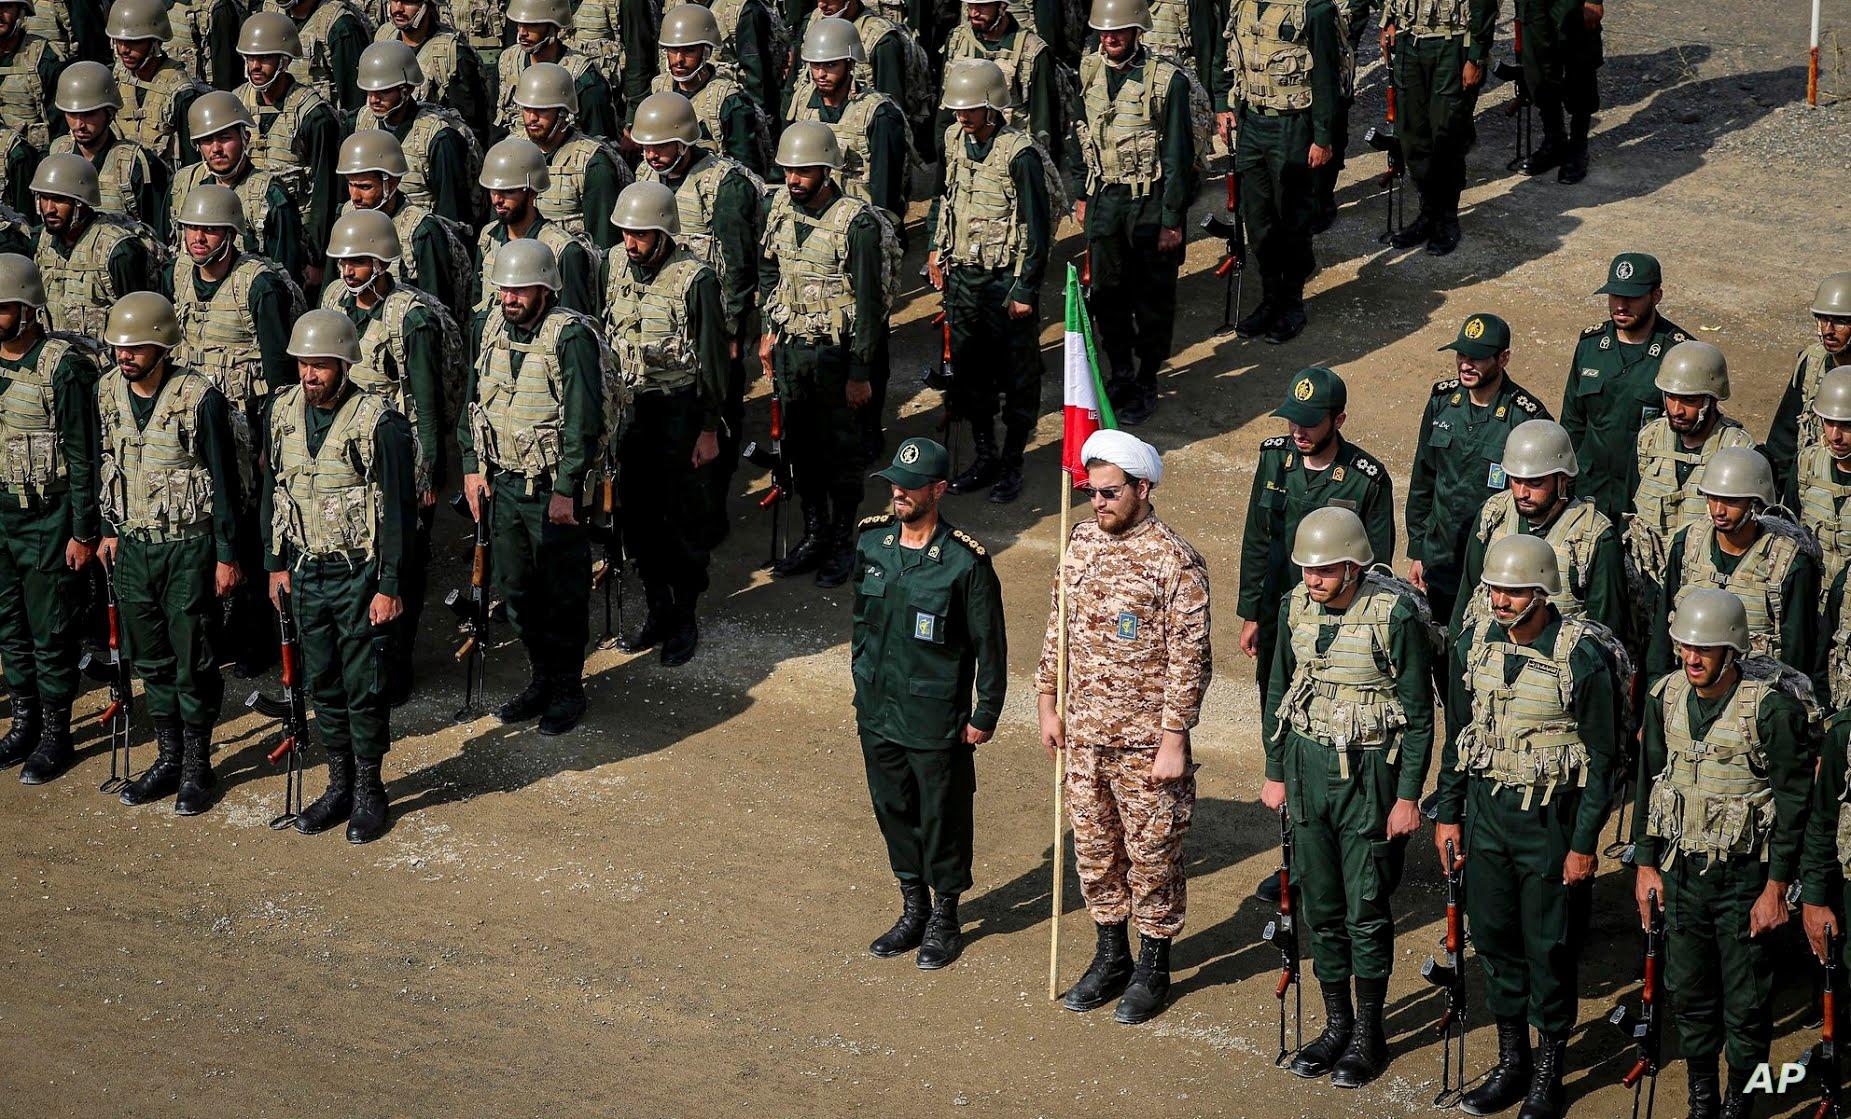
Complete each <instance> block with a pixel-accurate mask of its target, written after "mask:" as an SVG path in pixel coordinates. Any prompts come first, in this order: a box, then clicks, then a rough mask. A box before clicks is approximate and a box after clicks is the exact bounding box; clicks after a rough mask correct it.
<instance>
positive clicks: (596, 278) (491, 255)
mask: <svg viewBox="0 0 1851 1119" xmlns="http://www.w3.org/2000/svg"><path fill="white" fill-rule="evenodd" d="M536 200H537V198H536ZM516 236H517V235H516V234H515V233H514V231H513V230H512V229H510V228H509V227H508V226H507V225H505V224H503V223H502V222H500V221H492V222H489V223H488V224H487V225H485V226H483V227H482V233H481V235H480V236H478V237H477V238H476V261H477V265H476V271H477V275H478V276H479V277H480V278H481V283H482V286H481V288H480V289H479V290H478V291H477V292H476V305H475V313H476V314H477V315H481V314H482V313H483V312H484V311H487V312H488V313H489V314H490V315H498V314H500V313H501V312H500V311H499V310H498V309H497V307H496V305H495V304H496V296H495V285H494V284H493V283H491V282H489V276H490V275H492V274H493V273H494V270H495V254H496V253H497V252H499V251H500V249H501V247H502V246H503V245H505V244H507V243H508V242H509V241H510V240H513V239H515V237H516ZM518 236H520V237H531V238H533V239H534V240H536V241H539V242H540V243H541V244H543V245H545V246H546V247H547V248H549V249H551V250H553V256H554V257H556V258H557V259H558V261H559V272H560V275H561V276H563V277H564V279H565V284H566V286H565V288H564V290H562V291H561V292H560V293H559V302H560V304H561V305H562V306H564V307H567V308H569V309H571V310H574V311H577V312H579V313H580V314H585V315H597V314H599V313H600V312H601V310H602V306H603V302H604V300H603V292H602V290H601V289H600V287H599V283H600V275H601V273H602V271H603V257H602V254H601V253H599V252H598V249H597V246H595V245H593V244H592V243H591V239H590V238H588V237H586V236H584V235H583V234H577V235H575V234H573V233H572V232H571V231H570V230H568V229H567V228H566V227H565V226H564V225H561V224H559V223H558V222H554V221H551V220H548V219H547V218H546V217H545V216H544V215H542V214H540V213H539V212H538V211H537V210H536V211H534V212H533V223H532V224H531V225H529V226H528V227H527V228H526V229H525V230H524V231H523V232H521V233H520V234H519V235H518Z"/></svg>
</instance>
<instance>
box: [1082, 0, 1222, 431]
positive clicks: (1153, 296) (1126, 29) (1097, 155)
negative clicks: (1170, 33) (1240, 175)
mask: <svg viewBox="0 0 1851 1119" xmlns="http://www.w3.org/2000/svg"><path fill="white" fill-rule="evenodd" d="M1150 25H1151V23H1150V10H1149V8H1147V7H1146V6H1145V3H1144V0H1093V9H1092V16H1091V18H1090V20H1089V21H1088V26H1089V27H1091V28H1093V30H1095V31H1097V32H1098V33H1099V50H1097V51H1094V52H1092V53H1089V54H1088V55H1087V56H1086V57H1085V58H1084V59H1082V60H1081V62H1080V97H1081V99H1082V100H1083V102H1084V104H1085V109H1086V115H1085V119H1084V120H1082V121H1075V122H1074V126H1075V137H1074V140H1075V142H1074V146H1073V149H1072V150H1071V151H1070V152H1069V153H1068V157H1067V162H1068V166H1069V169H1070V170H1069V178H1068V182H1069V187H1070V189H1069V191H1068V193H1069V194H1070V195H1072V197H1074V198H1075V199H1077V200H1078V201H1077V202H1076V203H1075V206H1074V217H1075V218H1076V219H1078V221H1079V223H1080V227H1081V229H1082V230H1083V231H1084V232H1085V234H1086V253H1087V260H1088V261H1089V262H1090V263H1091V265H1092V273H1093V288H1092V299H1091V306H1092V308H1093V316H1094V318H1093V321H1094V323H1095V325H1096V326H1097V327H1098V328H1099V344H1100V346H1101V347H1102V348H1103V349H1104V350H1105V357H1106V361H1107V363H1108V364H1109V365H1110V366H1111V382H1110V383H1109V384H1107V385H1106V391H1107V392H1108V393H1109V394H1110V396H1111V400H1112V405H1113V407H1114V408H1116V409H1117V411H1118V418H1119V421H1120V422H1122V423H1126V424H1132V425H1136V424H1141V423H1143V422H1144V421H1145V420H1147V419H1149V418H1150V416H1151V413H1152V412H1153V411H1154V410H1155V409H1156V407H1157V370H1158V368H1159V367H1160V366H1162V365H1163V363H1164V361H1165V359H1167V358H1168V357H1169V356H1170V335H1171V332H1172V330H1173V329H1174V328H1175V325H1176V273H1177V269H1178V268H1180V267H1181V266H1182V260H1183V222H1184V221H1185V220H1187V218H1188V216H1189V199H1190V198H1191V197H1192V196H1193V195H1194V193H1195V164H1196V159H1197V157H1198V153H1197V152H1196V150H1195V133H1194V129H1193V126H1192V124H1191V121H1190V109H1189V98H1190V86H1189V79H1188V77H1187V76H1186V75H1185V74H1184V72H1183V71H1182V70H1181V69H1179V68H1178V67H1177V66H1176V64H1175V63H1173V62H1170V61H1169V60H1167V59H1165V58H1161V57H1158V56H1156V55H1153V54H1151V53H1150V51H1149V50H1147V49H1146V48H1145V47H1144V45H1143V44H1142V42H1140V37H1141V36H1142V35H1143V33H1144V32H1145V31H1148V30H1149V29H1150ZM1075 153H1077V155H1076V154H1075Z"/></svg>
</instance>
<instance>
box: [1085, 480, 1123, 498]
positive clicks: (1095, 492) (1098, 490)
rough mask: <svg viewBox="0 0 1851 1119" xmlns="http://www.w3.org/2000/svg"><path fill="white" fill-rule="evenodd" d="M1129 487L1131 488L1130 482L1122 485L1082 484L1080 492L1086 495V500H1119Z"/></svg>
mask: <svg viewBox="0 0 1851 1119" xmlns="http://www.w3.org/2000/svg"><path fill="white" fill-rule="evenodd" d="M1129 489H1131V486H1130V485H1129V484H1127V485H1122V486H1081V487H1080V492H1081V493H1083V494H1085V495H1086V500H1088V501H1117V500H1118V499H1119V498H1120V497H1122V496H1123V495H1124V494H1125V492H1126V491H1127V490H1129Z"/></svg>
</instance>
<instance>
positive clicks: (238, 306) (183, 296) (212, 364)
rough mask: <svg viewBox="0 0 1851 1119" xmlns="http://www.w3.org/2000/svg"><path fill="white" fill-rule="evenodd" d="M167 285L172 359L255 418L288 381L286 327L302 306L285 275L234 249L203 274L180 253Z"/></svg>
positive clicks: (291, 366) (291, 367) (291, 374)
mask: <svg viewBox="0 0 1851 1119" xmlns="http://www.w3.org/2000/svg"><path fill="white" fill-rule="evenodd" d="M170 283H171V286H172V288H173V295H174V310H175V313H177V314H178V315H179V316H180V329H181V333H182V335H183V336H184V339H185V340H184V341H183V342H182V343H181V347H180V349H179V350H178V351H176V357H177V358H178V360H180V361H182V362H184V363H185V364H186V365H187V366H189V367H191V368H192V369H194V370H196V371H198V372H200V373H204V374H205V375H206V376H208V377H210V378H211V379H212V383H213V384H214V385H216V386H218V387H219V389H220V390H221V391H222V392H224V393H225V396H226V399H227V400H228V401H229V402H230V403H231V404H232V405H233V406H234V407H236V408H239V409H242V410H244V411H246V412H247V413H248V414H249V416H250V417H251V419H252V420H253V421H255V419H256V417H257V414H258V412H259V411H260V410H261V406H262V403H263V401H264V399H265V398H267V397H268V396H269V395H270V393H272V392H275V391H276V390H278V389H282V388H287V387H289V386H290V385H292V384H294V383H296V377H295V368H296V363H295V361H294V360H293V359H291V358H290V356H289V352H288V350H289V328H290V326H291V325H293V324H294V323H295V321H296V316H297V315H298V314H300V313H301V310H302V308H301V307H300V305H299V304H298V297H297V293H296V292H295V290H293V285H292V284H291V282H290V279H289V277H288V276H287V275H285V274H284V273H283V270H282V269H281V268H280V267H278V266H277V265H276V264H275V263H274V262H272V261H270V260H269V259H267V258H265V257H260V256H253V255H249V254H246V253H236V254H234V258H233V262H232V265H231V267H230V269H229V270H228V271H227V272H226V273H225V275H224V276H222V277H220V278H219V279H217V280H208V279H207V278H206V276H205V274H204V273H203V272H202V271H200V268H199V266H198V265H196V264H194V263H193V259H192V258H191V257H189V256H185V255H181V256H177V257H175V258H174V262H173V267H172V270H171V273H170ZM249 430H251V431H255V430H257V428H256V427H255V426H253V427H251V428H250V429H249ZM252 496H253V497H255V496H256V495H254V494H253V495H252Z"/></svg>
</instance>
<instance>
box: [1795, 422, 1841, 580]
mask: <svg viewBox="0 0 1851 1119" xmlns="http://www.w3.org/2000/svg"><path fill="white" fill-rule="evenodd" d="M1833 461H1834V460H1833V458H1832V452H1831V451H1828V450H1826V448H1825V444H1823V443H1814V444H1812V445H1810V446H1802V447H1801V448H1800V453H1799V457H1798V458H1797V459H1796V460H1795V461H1794V465H1793V476H1794V482H1795V485H1796V488H1797V489H1798V490H1799V506H1800V508H1799V517H1800V524H1802V525H1804V526H1806V530H1807V531H1808V532H1810V533H1812V536H1813V539H1814V540H1817V541H1818V542H1819V549H1820V551H1821V552H1822V553H1823V554H1822V557H1821V561H1820V562H1821V564H1822V565H1823V566H1824V568H1825V585H1826V586H1828V587H1829V586H1831V585H1832V581H1833V580H1835V579H1837V578H1838V573H1839V572H1840V571H1842V570H1844V566H1845V563H1846V561H1847V560H1851V521H1847V519H1846V517H1847V514H1846V512H1845V510H1844V501H1845V499H1846V498H1847V497H1851V483H1844V482H1839V481H1837V479H1836V475H1835V474H1834V473H1833V471H1832V463H1833ZM1847 465H1851V463H1848V464H1847Z"/></svg>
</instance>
